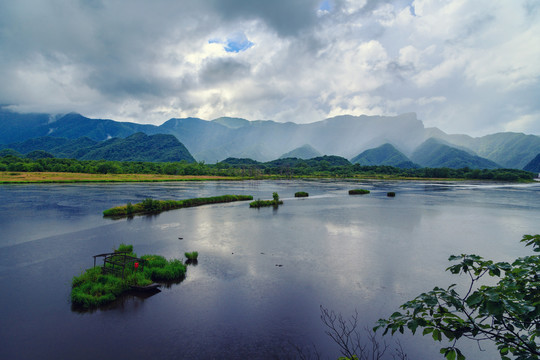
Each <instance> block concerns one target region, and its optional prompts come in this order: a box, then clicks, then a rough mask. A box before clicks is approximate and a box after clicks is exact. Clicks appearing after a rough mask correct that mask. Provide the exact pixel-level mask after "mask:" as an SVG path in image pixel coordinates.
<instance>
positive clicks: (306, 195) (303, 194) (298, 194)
mask: <svg viewBox="0 0 540 360" xmlns="http://www.w3.org/2000/svg"><path fill="white" fill-rule="evenodd" d="M308 196H309V194H308V193H307V192H305V191H299V192H296V193H294V197H308Z"/></svg>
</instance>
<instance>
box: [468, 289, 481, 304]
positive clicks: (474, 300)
mask: <svg viewBox="0 0 540 360" xmlns="http://www.w3.org/2000/svg"><path fill="white" fill-rule="evenodd" d="M482 299H483V296H482V294H481V293H480V292H478V291H475V292H473V293H472V294H471V295H470V296H469V297H468V298H467V300H466V303H467V305H469V306H470V307H474V305H477V304H479V303H481V302H482Z"/></svg>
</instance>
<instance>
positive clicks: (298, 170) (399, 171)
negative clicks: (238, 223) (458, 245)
mask: <svg viewBox="0 0 540 360" xmlns="http://www.w3.org/2000/svg"><path fill="white" fill-rule="evenodd" d="M216 166H220V167H221V168H224V167H227V166H228V167H232V168H237V169H243V170H244V171H245V172H248V173H252V174H255V175H256V174H263V175H279V176H285V177H294V176H333V177H343V178H347V177H354V176H366V177H376V176H379V175H386V176H391V177H402V178H441V179H449V178H453V179H477V180H503V181H524V180H525V181H527V180H532V179H533V178H534V176H535V174H534V173H532V172H529V171H524V170H518V169H492V170H489V169H482V170H481V169H470V168H468V167H464V168H461V169H452V168H410V169H404V168H398V167H393V166H376V165H372V166H362V165H359V164H351V163H350V162H349V161H348V160H346V159H344V158H342V157H339V156H321V157H317V158H313V159H309V160H302V159H296V158H288V159H278V160H274V161H269V162H266V163H259V162H256V161H254V160H251V159H235V158H229V159H226V160H224V161H223V162H221V163H218V164H216Z"/></svg>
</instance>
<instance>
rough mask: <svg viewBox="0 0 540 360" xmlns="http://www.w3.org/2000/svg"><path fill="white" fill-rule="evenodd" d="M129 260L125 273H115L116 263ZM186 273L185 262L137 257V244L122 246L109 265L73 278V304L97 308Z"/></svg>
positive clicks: (162, 258)
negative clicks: (139, 289) (122, 296)
mask: <svg viewBox="0 0 540 360" xmlns="http://www.w3.org/2000/svg"><path fill="white" fill-rule="evenodd" d="M98 256H99V255H98ZM94 258H95V257H94ZM126 258H127V259H134V260H133V261H128V262H125V264H127V265H126V266H125V267H124V268H123V270H122V272H121V273H119V272H115V271H112V270H114V269H113V267H114V266H115V263H119V262H121V260H125V259H126ZM116 265H117V264H116ZM185 274H186V265H184V264H183V263H182V261H181V260H178V259H173V260H166V259H165V258H164V257H163V256H160V255H144V256H141V257H140V258H137V255H136V254H135V253H134V252H133V245H124V244H122V245H120V246H119V247H118V249H116V250H114V253H112V255H110V256H109V261H108V262H107V263H106V264H104V265H103V266H94V267H93V268H90V269H87V270H86V271H85V272H84V273H82V274H81V275H80V276H75V277H74V278H73V280H72V283H71V288H72V289H71V302H72V304H73V305H74V306H78V307H81V308H84V309H90V308H95V307H98V306H101V305H105V304H107V303H110V302H112V301H114V300H116V298H117V297H119V296H120V295H122V294H123V293H125V292H127V291H129V290H131V289H132V288H133V287H145V286H148V285H150V284H152V283H155V282H174V281H180V280H182V279H183V278H184V277H185Z"/></svg>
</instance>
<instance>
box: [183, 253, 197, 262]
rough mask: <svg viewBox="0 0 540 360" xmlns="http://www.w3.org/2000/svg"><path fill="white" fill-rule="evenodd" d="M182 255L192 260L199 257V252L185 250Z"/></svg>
mask: <svg viewBox="0 0 540 360" xmlns="http://www.w3.org/2000/svg"><path fill="white" fill-rule="evenodd" d="M184 256H185V257H186V259H188V260H192V261H193V260H197V258H198V257H199V253H198V252H197V251H192V252H185V253H184Z"/></svg>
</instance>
